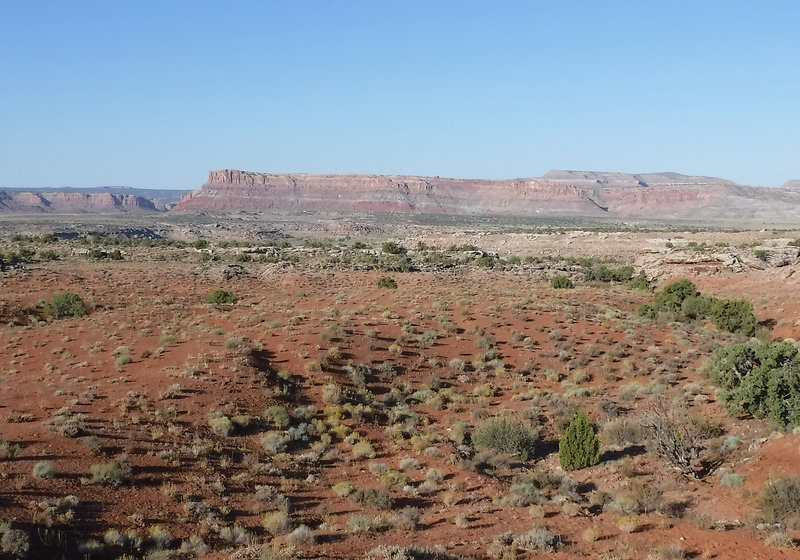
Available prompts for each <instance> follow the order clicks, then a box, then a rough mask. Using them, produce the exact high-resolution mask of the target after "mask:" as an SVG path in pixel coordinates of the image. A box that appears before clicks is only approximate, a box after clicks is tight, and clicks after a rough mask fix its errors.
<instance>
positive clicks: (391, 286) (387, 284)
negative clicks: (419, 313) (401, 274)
mask: <svg viewBox="0 0 800 560" xmlns="http://www.w3.org/2000/svg"><path fill="white" fill-rule="evenodd" d="M378 287H379V288H382V289H386V290H396V289H397V281H395V279H394V278H392V277H391V276H384V277H383V278H381V279H380V280H378Z"/></svg>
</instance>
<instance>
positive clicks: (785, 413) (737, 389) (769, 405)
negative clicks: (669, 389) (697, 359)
mask: <svg viewBox="0 0 800 560" xmlns="http://www.w3.org/2000/svg"><path fill="white" fill-rule="evenodd" d="M708 373H709V375H710V377H711V379H713V380H714V382H715V383H717V384H718V385H719V386H720V387H722V388H723V389H724V390H723V391H722V393H721V398H722V400H723V402H724V403H725V405H726V409H727V411H728V413H729V414H731V415H737V416H738V415H745V414H748V415H752V416H754V417H756V418H765V417H769V418H771V419H772V420H773V421H775V422H777V423H778V424H782V425H791V426H799V425H800V356H798V351H797V348H795V347H794V346H793V345H791V344H790V343H788V342H762V343H760V344H758V345H755V346H751V345H747V344H731V345H728V346H724V347H722V348H719V349H717V351H716V354H715V356H714V359H713V360H712V361H711V362H710V363H709V365H708Z"/></svg>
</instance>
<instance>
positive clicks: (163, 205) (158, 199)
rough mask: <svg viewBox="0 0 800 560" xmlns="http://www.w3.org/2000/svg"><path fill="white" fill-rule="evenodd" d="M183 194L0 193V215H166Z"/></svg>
mask: <svg viewBox="0 0 800 560" xmlns="http://www.w3.org/2000/svg"><path fill="white" fill-rule="evenodd" d="M186 192H187V191H174V190H167V189H163V190H158V189H135V188H131V187H90V188H73V187H59V188H45V189H19V188H6V189H0V213H17V214H114V213H134V214H135V213H146V212H166V211H168V210H169V209H170V208H172V207H173V206H175V204H176V203H177V202H178V201H179V200H180V197H181V195H183V194H185V193H186Z"/></svg>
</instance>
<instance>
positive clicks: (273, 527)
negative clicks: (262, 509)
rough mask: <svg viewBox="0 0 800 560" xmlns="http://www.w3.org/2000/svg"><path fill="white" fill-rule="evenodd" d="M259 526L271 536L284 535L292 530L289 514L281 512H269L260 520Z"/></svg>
mask: <svg viewBox="0 0 800 560" xmlns="http://www.w3.org/2000/svg"><path fill="white" fill-rule="evenodd" d="M261 525H262V526H263V527H264V529H266V531H267V532H268V533H269V534H270V535H272V536H277V535H284V534H286V533H288V532H289V531H291V530H292V523H291V520H290V519H289V514H288V513H286V512H285V511H282V510H277V511H271V512H269V513H267V514H265V515H264V517H263V518H261Z"/></svg>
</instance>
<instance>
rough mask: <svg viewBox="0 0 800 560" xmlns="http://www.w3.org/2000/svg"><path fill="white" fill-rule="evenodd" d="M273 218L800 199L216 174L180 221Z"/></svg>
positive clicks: (691, 181)
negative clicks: (251, 213)
mask: <svg viewBox="0 0 800 560" xmlns="http://www.w3.org/2000/svg"><path fill="white" fill-rule="evenodd" d="M247 209H255V210H271V211H282V212H283V211H285V212H294V211H304V210H310V211H343V212H359V211H362V212H363V211H368V212H421V213H443V214H507V215H553V216H558V215H576V216H613V217H642V218H660V219H695V220H697V219H701V220H705V219H709V220H714V219H718V220H737V219H754V220H772V219H775V220H784V221H787V220H788V221H798V220H800V190H798V189H795V188H791V187H790V186H787V187H786V188H779V189H770V188H766V187H750V186H745V185H739V184H737V183H733V182H731V181H726V180H723V179H717V178H713V177H692V176H686V175H680V174H677V173H649V174H641V175H630V174H625V173H597V172H576V171H551V172H549V173H547V174H545V175H544V176H543V177H540V178H535V179H513V180H498V181H493V180H483V179H446V178H440V177H416V176H381V175H306V174H266V173H251V172H245V171H236V170H230V169H224V170H218V171H212V172H211V173H210V174H209V178H208V181H207V182H206V183H205V184H204V185H203V186H202V188H201V189H200V190H197V191H193V192H192V193H190V194H188V195H186V196H184V197H183V198H182V199H181V202H180V204H178V205H177V206H176V208H175V210H177V211H187V210H247Z"/></svg>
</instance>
